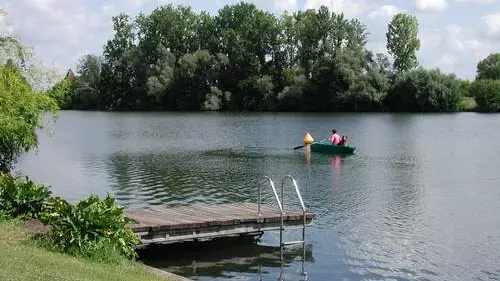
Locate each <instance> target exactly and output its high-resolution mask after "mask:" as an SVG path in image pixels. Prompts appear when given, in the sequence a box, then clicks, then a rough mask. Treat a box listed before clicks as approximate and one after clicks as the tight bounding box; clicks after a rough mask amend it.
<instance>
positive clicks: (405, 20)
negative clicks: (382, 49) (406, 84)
mask: <svg viewBox="0 0 500 281" xmlns="http://www.w3.org/2000/svg"><path fill="white" fill-rule="evenodd" d="M386 38H387V50H388V51H389V54H391V55H392V56H393V57H394V68H395V70H396V71H397V72H401V71H406V70H410V69H412V68H415V67H416V66H418V62H417V55H416V52H417V51H418V50H419V49H420V39H418V21H417V18H416V17H415V16H411V15H407V14H403V13H398V14H396V15H395V16H394V17H393V18H392V20H391V22H390V23H389V25H388V31H387V33H386Z"/></svg>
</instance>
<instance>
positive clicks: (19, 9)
mask: <svg viewBox="0 0 500 281" xmlns="http://www.w3.org/2000/svg"><path fill="white" fill-rule="evenodd" d="M170 2H175V3H183V4H189V5H191V6H192V7H193V8H194V9H195V10H197V11H201V10H205V11H209V12H211V13H216V12H217V10H218V9H219V8H221V7H223V6H224V5H225V4H231V3H235V2H238V1H231V0H211V1H208V0H204V1H201V0H178V1H167V0H87V1H85V0H69V1H68V0H4V1H3V4H0V5H1V7H2V9H3V10H4V11H5V12H7V15H6V16H5V17H4V18H3V19H2V20H1V21H0V30H1V31H3V32H10V33H14V34H15V35H16V36H17V37H19V38H20V39H21V40H22V41H23V42H24V43H25V44H27V45H29V46H31V47H33V49H34V51H35V54H36V55H37V56H38V58H39V59H40V60H41V61H42V62H43V63H44V64H45V65H47V66H53V67H55V68H56V69H58V70H59V71H60V72H61V73H64V72H65V71H66V70H67V69H68V68H69V67H73V68H74V67H75V66H76V64H77V62H78V59H79V58H80V57H81V56H82V55H83V54H86V53H93V54H101V52H102V46H103V45H104V44H105V42H106V40H107V39H109V38H111V36H112V29H111V17H112V16H113V15H116V14H118V13H120V12H126V13H128V14H130V15H136V14H137V13H138V12H141V11H142V12H149V11H151V10H152V9H153V8H154V7H156V6H158V5H161V4H166V3H170ZM248 2H253V3H255V4H256V5H257V7H259V8H261V9H265V10H268V11H271V12H273V13H276V14H280V13H281V12H282V11H283V10H284V9H286V10H299V9H306V8H318V7H319V6H321V5H325V6H328V7H329V8H330V9H332V10H334V11H337V12H344V13H345V14H346V15H347V16H348V17H357V18H359V19H360V20H361V21H362V22H363V23H365V24H366V25H367V28H368V31H369V32H370V37H369V43H368V48H369V49H371V50H373V51H376V52H385V32H386V29H387V23H388V21H389V20H390V17H391V16H392V15H393V14H394V13H395V12H397V11H405V12H408V13H411V14H414V15H415V16H417V18H418V20H419V33H420V39H421V40H422V47H421V49H420V50H419V52H418V59H419V62H420V64H422V65H423V66H425V67H429V68H434V67H439V68H440V69H441V70H442V71H445V72H454V73H456V74H457V75H458V76H459V77H461V78H469V79H473V78H474V76H475V71H476V65H477V62H478V61H479V60H481V59H482V58H484V57H485V56H487V55H488V54H489V53H491V52H500V0H406V1H394V0H371V1H369V0H323V1H322V0H249V1H248Z"/></svg>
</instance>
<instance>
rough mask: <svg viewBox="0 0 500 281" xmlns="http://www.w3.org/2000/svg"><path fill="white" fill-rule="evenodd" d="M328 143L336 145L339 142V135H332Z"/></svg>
mask: <svg viewBox="0 0 500 281" xmlns="http://www.w3.org/2000/svg"><path fill="white" fill-rule="evenodd" d="M330 142H331V143H333V144H338V143H339V142H340V136H339V134H333V135H332V136H331V137H330Z"/></svg>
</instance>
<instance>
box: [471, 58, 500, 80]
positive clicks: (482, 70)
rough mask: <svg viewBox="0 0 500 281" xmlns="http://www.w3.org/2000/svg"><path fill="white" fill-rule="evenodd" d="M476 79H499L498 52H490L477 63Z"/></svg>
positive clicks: (499, 62) (499, 61)
mask: <svg viewBox="0 0 500 281" xmlns="http://www.w3.org/2000/svg"><path fill="white" fill-rule="evenodd" d="M476 79H500V53H496V54H490V55H489V56H487V57H486V58H484V59H483V60H481V61H480V62H479V63H478V64H477V75H476Z"/></svg>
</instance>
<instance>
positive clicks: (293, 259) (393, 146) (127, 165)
mask: <svg viewBox="0 0 500 281" xmlns="http://www.w3.org/2000/svg"><path fill="white" fill-rule="evenodd" d="M499 126H500V115H498V114H476V113H458V114H389V113H366V114H365V113H342V114H340V113H337V114H334V113H331V114H326V113H321V114H320V113H178V112H174V113H158V112H154V113H137V112H135V113H106V112H77V111H63V112H61V115H60V117H59V119H58V120H57V122H56V123H55V124H53V125H51V126H49V128H50V130H48V129H47V130H45V131H44V132H43V133H41V135H40V146H39V151H37V152H36V153H35V152H34V153H29V154H27V155H24V156H23V157H22V158H21V159H20V161H19V163H18V164H17V166H16V169H17V170H21V171H23V172H24V173H25V174H27V175H29V176H30V177H32V178H33V179H34V180H36V181H39V182H41V183H45V184H50V185H51V186H52V187H53V191H54V193H55V195H59V196H62V197H64V198H66V199H68V200H70V201H71V202H75V201H76V200H80V199H82V198H83V197H84V196H87V195H89V194H91V193H94V194H98V195H101V196H102V195H105V194H106V192H110V193H112V194H113V195H114V196H115V197H116V198H117V200H118V202H119V203H120V204H123V205H126V206H131V207H147V206H158V205H175V204H181V203H182V204H184V203H195V202H204V203H225V202H251V201H254V202H256V200H257V188H258V185H261V186H262V190H263V192H264V193H263V200H264V201H265V202H267V203H269V204H274V202H273V197H272V192H271V189H270V188H269V185H268V184H266V182H265V180H264V176H266V175H268V176H270V177H271V178H272V179H273V180H274V181H275V182H276V183H277V185H278V187H279V184H280V182H281V179H282V178H283V177H284V176H285V175H287V174H290V175H292V176H293V177H295V179H296V180H297V183H298V186H299V188H300V189H301V192H302V195H303V197H304V201H305V203H306V206H307V208H308V210H309V211H311V212H314V213H315V214H316V216H317V218H316V220H315V221H314V225H312V226H311V227H308V228H307V230H306V239H307V245H306V248H305V249H301V248H300V247H299V248H294V247H292V248H290V249H286V250H285V251H284V252H283V253H282V252H280V248H279V247H277V245H278V243H279V232H269V233H266V234H265V235H264V236H263V237H262V239H261V241H259V242H258V243H254V244H252V243H250V244H249V243H238V244H234V243H220V242H216V243H206V244H203V245H201V246H200V245H196V246H192V245H191V246H189V245H187V246H183V247H179V246H172V247H168V248H166V249H163V250H162V251H159V252H158V251H157V252H154V253H147V254H145V256H144V262H145V263H147V264H150V265H153V266H155V267H158V268H163V269H166V270H169V271H172V272H174V273H178V274H181V275H183V276H186V277H189V278H192V279H194V280H277V278H279V276H280V275H281V276H282V278H285V279H286V280H304V279H306V278H307V279H308V280H313V281H326V280H375V279H376V280H500V172H499V171H500V130H498V128H499ZM333 128H336V129H337V130H338V131H339V133H340V134H343V135H348V136H349V139H350V143H351V144H354V145H355V146H356V147H357V150H356V152H355V154H354V155H349V156H343V157H339V156H325V155H316V154H314V153H313V154H312V155H311V157H310V158H308V157H306V156H307V155H305V154H304V151H303V149H298V150H293V147H295V146H298V145H301V144H302V139H303V136H304V135H305V133H306V132H309V133H311V135H312V136H313V137H314V138H315V139H316V140H321V139H325V138H327V137H329V135H330V132H331V129H333ZM297 203H298V200H297V199H296V197H294V193H293V190H292V189H291V188H290V187H287V191H286V196H285V205H289V204H292V205H293V206H298V205H297ZM300 234H301V230H288V231H286V232H285V236H284V237H285V239H287V240H290V239H296V238H300ZM281 254H283V257H284V258H283V259H281ZM304 258H305V259H304ZM303 259H304V260H303ZM303 272H307V275H304V274H302V273H303Z"/></svg>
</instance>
